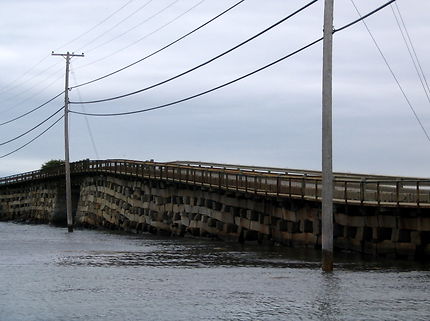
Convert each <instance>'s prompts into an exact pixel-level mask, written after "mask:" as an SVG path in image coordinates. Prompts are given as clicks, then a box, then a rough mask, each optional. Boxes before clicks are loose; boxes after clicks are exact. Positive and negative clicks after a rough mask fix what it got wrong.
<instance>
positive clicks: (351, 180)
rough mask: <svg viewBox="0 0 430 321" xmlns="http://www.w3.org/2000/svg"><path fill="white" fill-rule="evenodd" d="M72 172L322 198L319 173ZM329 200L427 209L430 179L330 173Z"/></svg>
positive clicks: (208, 168)
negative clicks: (332, 198) (331, 193)
mask: <svg viewBox="0 0 430 321" xmlns="http://www.w3.org/2000/svg"><path fill="white" fill-rule="evenodd" d="M71 172H72V174H74V175H79V174H97V173H100V174H114V175H125V176H131V177H136V178H145V179H156V180H164V181H170V182H180V183H185V184H191V185H198V186H204V187H209V188H219V189H223V190H230V191H240V192H246V193H253V194H258V195H264V196H276V197H288V198H294V199H304V200H313V201H320V200H321V189H322V184H321V173H320V172H317V171H303V170H294V169H280V168H276V169H275V168H263V167H250V166H237V165H225V166H223V164H210V163H196V162H171V163H157V162H140V161H130V160H119V159H115V160H114V159H112V160H83V161H79V162H75V163H71ZM62 175H64V166H62V167H58V168H55V169H52V170H49V171H32V172H27V173H23V174H19V175H13V176H8V177H4V178H1V179H0V187H1V186H2V185H3V186H5V185H9V184H17V183H23V182H28V181H34V180H41V179H49V178H54V177H59V176H62ZM334 177H335V179H334V201H335V202H336V203H344V204H361V205H372V206H390V207H430V179H421V178H407V177H392V176H374V175H373V176H370V175H369V176H364V175H358V174H344V173H337V174H335V175H334Z"/></svg>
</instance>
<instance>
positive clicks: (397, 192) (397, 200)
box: [396, 180, 400, 206]
mask: <svg viewBox="0 0 430 321" xmlns="http://www.w3.org/2000/svg"><path fill="white" fill-rule="evenodd" d="M396 203H397V206H399V205H400V181H399V180H397V181H396Z"/></svg>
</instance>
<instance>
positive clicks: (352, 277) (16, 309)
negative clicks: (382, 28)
mask: <svg viewBox="0 0 430 321" xmlns="http://www.w3.org/2000/svg"><path fill="white" fill-rule="evenodd" d="M0 254H1V256H0V257H1V260H0V275H1V276H2V277H1V278H0V320H1V321H12V320H14V321H15V320H23V321H33V320H77V321H80V320H85V321H87V320H107V321H114V320H163V321H164V320H187V321H188V320H238V321H239V320H327V321H328V320H427V319H428V316H429V315H430V308H429V307H430V298H429V297H428V293H429V290H430V272H429V267H428V266H423V265H419V264H417V263H414V262H390V261H375V260H370V261H369V260H367V261H366V260H362V259H360V258H357V257H354V256H337V257H336V264H335V272H334V273H323V272H321V271H320V263H319V262H320V252H319V251H314V250H310V249H289V248H284V247H260V246H252V245H246V246H245V247H241V246H240V245H237V244H231V243H222V242H215V241H206V240H199V239H186V238H185V239H174V238H172V239H165V238H158V237H154V236H151V235H141V236H130V235H120V234H112V233H107V232H100V231H89V230H77V231H75V232H74V233H72V234H68V233H67V232H66V231H65V230H64V229H58V228H53V227H49V226H44V225H40V226H34V225H33V226H30V225H17V224H11V223H0ZM393 307H395V309H394V308H393Z"/></svg>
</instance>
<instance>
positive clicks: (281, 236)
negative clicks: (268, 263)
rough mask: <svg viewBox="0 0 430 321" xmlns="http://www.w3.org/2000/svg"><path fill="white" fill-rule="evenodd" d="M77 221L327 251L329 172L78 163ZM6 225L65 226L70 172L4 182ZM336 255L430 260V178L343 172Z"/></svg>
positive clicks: (0, 194) (0, 201) (337, 189)
mask: <svg viewBox="0 0 430 321" xmlns="http://www.w3.org/2000/svg"><path fill="white" fill-rule="evenodd" d="M71 173H72V181H73V200H74V202H73V203H74V205H73V208H74V212H75V222H76V224H77V225H82V226H93V227H95V226H104V227H107V228H115V229H123V230H127V231H131V232H135V233H138V232H141V231H150V232H154V233H156V232H157V233H169V234H176V235H184V234H191V235H198V236H205V235H207V236H212V237H218V238H221V239H232V240H238V241H241V242H248V241H256V242H279V243H282V244H287V245H292V246H312V247H319V246H320V245H321V209H320V207H321V204H320V203H321V188H322V182H321V172H318V171H306V170H299V169H284V168H267V167H257V166H240V165H231V164H216V163H204V162H187V161H175V162H168V163H159V162H153V161H149V162H148V161H146V162H142V161H131V160H121V159H110V160H83V161H79V162H75V163H72V164H71ZM0 205H1V211H0V219H4V220H6V219H28V220H36V221H45V222H46V221H52V222H54V221H57V222H58V221H61V220H62V219H64V212H65V211H64V167H59V168H56V169H52V170H49V171H46V170H45V171H41V170H38V171H32V172H27V173H23V174H19V175H13V176H8V177H4V178H1V179H0ZM334 223H335V225H334V233H335V234H334V244H335V248H338V249H344V250H353V251H358V252H363V253H369V254H373V255H384V256H394V257H412V256H415V257H420V258H421V257H428V256H429V254H430V179H427V178H412V177H394V176H381V175H362V174H349V173H334Z"/></svg>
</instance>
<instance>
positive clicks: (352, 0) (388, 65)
mask: <svg viewBox="0 0 430 321" xmlns="http://www.w3.org/2000/svg"><path fill="white" fill-rule="evenodd" d="M391 2H394V1H391ZM391 2H390V3H391ZM351 3H352V5H353V6H354V8H355V10H356V11H357V13H358V15H359V16H361V13H360V10H358V8H357V6H356V5H355V2H354V0H351ZM363 24H364V26H365V27H366V30H367V32H368V33H369V35H370V37H371V38H372V41H373V43H374V44H375V46H376V49H378V51H379V54H380V55H381V57H382V59H383V60H384V62H385V65H386V66H387V68H388V70H389V71H390V74H391V76H392V77H393V78H394V81H395V82H396V84H397V86H398V87H399V89H400V91H401V93H402V95H403V97H404V98H405V100H406V103H407V104H408V106H409V108H410V109H411V111H412V113H413V114H414V117H415V119H416V120H417V122H418V124H419V126H420V127H421V129H422V131H423V132H424V135H425V136H426V137H427V140H428V141H429V142H430V136H429V134H428V133H427V130H426V129H425V127H424V125H423V123H422V122H421V120H420V118H419V117H418V114H417V113H416V111H415V108H414V107H413V106H412V103H411V101H410V100H409V98H408V96H407V95H406V92H405V90H404V89H403V86H402V85H401V84H400V81H399V79H398V78H397V76H396V74H395V73H394V71H393V69H392V68H391V66H390V64H389V62H388V60H387V58H386V57H385V55H384V53H383V52H382V49H381V47H380V46H379V44H378V42H377V41H376V38H375V37H374V36H373V34H372V32H371V31H370V28H369V26H368V25H367V23H366V22H365V21H364V20H363Z"/></svg>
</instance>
